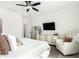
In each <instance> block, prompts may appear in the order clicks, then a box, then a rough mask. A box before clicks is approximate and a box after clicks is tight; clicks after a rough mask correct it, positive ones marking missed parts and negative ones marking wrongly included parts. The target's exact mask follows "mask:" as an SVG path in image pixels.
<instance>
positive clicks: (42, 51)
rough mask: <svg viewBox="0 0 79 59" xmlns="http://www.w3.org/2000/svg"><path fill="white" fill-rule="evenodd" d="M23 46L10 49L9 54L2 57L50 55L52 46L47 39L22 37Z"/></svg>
mask: <svg viewBox="0 0 79 59" xmlns="http://www.w3.org/2000/svg"><path fill="white" fill-rule="evenodd" d="M20 40H21V41H22V42H23V46H18V47H17V50H16V51H14V52H12V51H10V52H9V54H8V55H0V58H1V57H2V58H35V57H46V56H48V55H49V52H50V46H49V45H48V43H47V42H45V41H38V40H32V39H28V38H21V39H20Z"/></svg>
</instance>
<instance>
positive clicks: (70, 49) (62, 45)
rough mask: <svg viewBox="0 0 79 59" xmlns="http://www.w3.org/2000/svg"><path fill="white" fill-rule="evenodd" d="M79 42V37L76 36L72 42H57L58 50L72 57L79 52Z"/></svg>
mask: <svg viewBox="0 0 79 59" xmlns="http://www.w3.org/2000/svg"><path fill="white" fill-rule="evenodd" d="M76 40H77V41H78V40H79V36H77V35H75V36H74V37H73V40H72V42H64V40H63V39H57V40H56V48H57V49H58V50H59V51H60V52H61V53H62V54H63V55H71V54H76V53H78V52H79V44H78V43H77V41H76Z"/></svg>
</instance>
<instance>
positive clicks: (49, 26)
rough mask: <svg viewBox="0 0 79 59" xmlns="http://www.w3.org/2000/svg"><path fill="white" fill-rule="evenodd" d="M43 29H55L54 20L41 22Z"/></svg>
mask: <svg viewBox="0 0 79 59" xmlns="http://www.w3.org/2000/svg"><path fill="white" fill-rule="evenodd" d="M43 30H55V22H50V23H43Z"/></svg>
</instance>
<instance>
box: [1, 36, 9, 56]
mask: <svg viewBox="0 0 79 59" xmlns="http://www.w3.org/2000/svg"><path fill="white" fill-rule="evenodd" d="M0 52H1V54H2V55H5V54H8V52H9V44H8V42H7V39H6V38H5V37H4V36H2V35H0Z"/></svg>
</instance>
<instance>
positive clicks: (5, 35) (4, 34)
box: [1, 32, 11, 50]
mask: <svg viewBox="0 0 79 59" xmlns="http://www.w3.org/2000/svg"><path fill="white" fill-rule="evenodd" d="M1 35H2V36H4V37H5V38H6V39H7V34H6V33H3V32H2V33H1ZM7 42H8V45H9V50H11V48H10V44H9V41H8V39H7Z"/></svg>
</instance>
